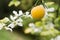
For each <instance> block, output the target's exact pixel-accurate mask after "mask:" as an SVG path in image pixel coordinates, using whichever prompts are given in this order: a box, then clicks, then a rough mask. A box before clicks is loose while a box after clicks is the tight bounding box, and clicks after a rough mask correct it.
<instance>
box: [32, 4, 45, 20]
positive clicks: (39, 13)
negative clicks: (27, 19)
mask: <svg viewBox="0 0 60 40" xmlns="http://www.w3.org/2000/svg"><path fill="white" fill-rule="evenodd" d="M44 14H45V9H44V7H43V5H39V6H36V7H34V8H32V10H31V16H32V17H33V18H34V19H41V18H43V16H44Z"/></svg>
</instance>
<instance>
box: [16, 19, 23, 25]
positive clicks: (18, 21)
mask: <svg viewBox="0 0 60 40" xmlns="http://www.w3.org/2000/svg"><path fill="white" fill-rule="evenodd" d="M22 22H23V20H22V19H21V18H19V19H17V20H16V24H17V25H18V26H23V24H22Z"/></svg>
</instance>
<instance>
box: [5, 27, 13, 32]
mask: <svg viewBox="0 0 60 40" xmlns="http://www.w3.org/2000/svg"><path fill="white" fill-rule="evenodd" d="M5 29H6V30H9V31H11V32H12V31H13V30H12V29H11V28H9V27H5Z"/></svg>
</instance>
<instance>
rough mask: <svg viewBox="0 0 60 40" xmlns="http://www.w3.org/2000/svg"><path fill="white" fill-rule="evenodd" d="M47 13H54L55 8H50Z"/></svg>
mask: <svg viewBox="0 0 60 40" xmlns="http://www.w3.org/2000/svg"><path fill="white" fill-rule="evenodd" d="M47 11H48V12H54V11H55V9H54V8H48V9H47Z"/></svg>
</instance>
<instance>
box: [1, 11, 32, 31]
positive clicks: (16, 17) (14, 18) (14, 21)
mask: <svg viewBox="0 0 60 40" xmlns="http://www.w3.org/2000/svg"><path fill="white" fill-rule="evenodd" d="M13 14H14V16H13V15H10V19H11V20H10V19H9V18H7V17H5V18H4V19H3V20H1V21H2V22H1V23H0V30H1V29H2V28H3V27H4V26H5V29H6V30H10V31H12V29H13V28H14V27H15V26H16V25H18V26H21V27H22V26H23V20H22V18H21V16H25V17H31V15H30V14H29V12H26V14H25V15H24V14H23V12H22V11H21V10H20V11H19V14H18V13H17V12H16V11H13ZM31 18H32V17H31ZM8 21H9V22H10V24H9V25H8V26H6V25H7V24H5V23H4V22H6V23H7V22H8Z"/></svg>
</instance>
